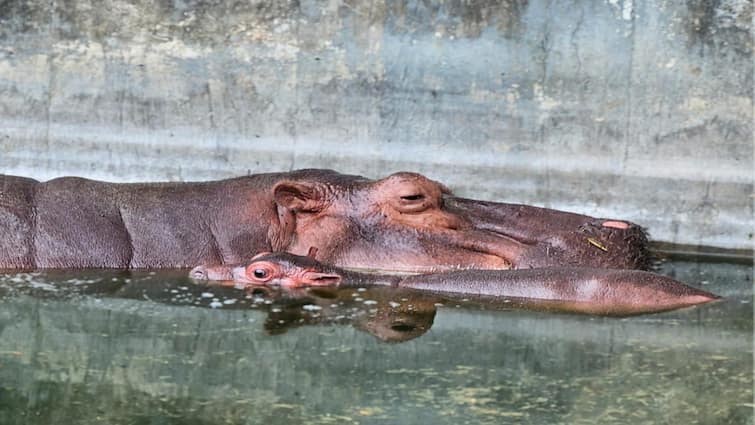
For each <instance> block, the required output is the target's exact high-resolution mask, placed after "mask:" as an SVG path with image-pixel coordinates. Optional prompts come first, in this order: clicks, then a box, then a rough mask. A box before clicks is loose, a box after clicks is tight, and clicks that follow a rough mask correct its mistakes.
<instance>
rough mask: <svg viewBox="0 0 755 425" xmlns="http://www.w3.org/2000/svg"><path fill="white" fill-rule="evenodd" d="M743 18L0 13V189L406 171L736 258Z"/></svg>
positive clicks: (252, 7) (513, 3)
mask: <svg viewBox="0 0 755 425" xmlns="http://www.w3.org/2000/svg"><path fill="white" fill-rule="evenodd" d="M752 46H753V43H752V3H751V2H749V1H746V0H710V1H703V0H690V1H665V0H606V1H599V0H594V1H589V0H574V1H545V0H532V1H527V0H468V1H465V0H450V1H438V2H434V1H412V0H405V1H388V2H381V1H377V0H375V1H368V0H349V1H337V0H331V1H317V0H300V1H299V0H293V1H284V0H281V1H270V2H260V1H254V0H253V1H220V0H215V1H194V0H185V1H181V0H173V1H170V0H161V1H147V0H132V1H126V0H104V1H91V0H89V1H88V0H65V1H56V2H49V1H42V0H28V1H20V0H17V1H13V0H10V1H0V172H4V173H9V174H21V175H27V176H32V177H36V178H40V179H47V178H52V177H55V176H61V175H68V174H75V175H81V176H87V177H92V178H100V179H107V180H111V181H135V180H165V179H169V180H196V179H210V178H219V177H227V176H233V175H238V174H244V173H255V172H262V171H271V170H287V169H294V168H302V167H328V168H335V169H338V170H340V171H344V172H350V173H359V174H364V175H367V176H371V177H378V176H382V175H385V174H387V173H390V172H392V171H396V170H415V171H419V172H423V173H425V174H427V175H429V176H430V177H432V178H435V179H438V180H441V181H443V182H445V183H447V184H448V185H449V186H451V187H452V188H453V189H455V190H456V192H457V193H460V194H464V195H468V196H474V197H478V198H487V199H495V200H507V201H517V202H526V203H532V204H537V205H545V206H550V207H557V208H564V209H570V210H574V211H579V212H584V213H588V214H594V215H601V216H618V217H625V218H629V219H632V220H635V221H637V222H639V223H641V224H643V225H645V226H647V227H648V228H649V229H650V231H651V233H652V236H653V237H654V238H655V239H660V240H665V241H670V242H678V243H685V244H702V245H714V246H720V247H728V248H748V247H751V246H752V241H753V201H754V199H753V196H752V193H753V141H752V132H753V123H752V120H753V58H752Z"/></svg>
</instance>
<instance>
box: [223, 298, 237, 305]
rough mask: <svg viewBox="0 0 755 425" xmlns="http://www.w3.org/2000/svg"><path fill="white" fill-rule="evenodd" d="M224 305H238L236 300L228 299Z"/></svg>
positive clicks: (224, 301)
mask: <svg viewBox="0 0 755 425" xmlns="http://www.w3.org/2000/svg"><path fill="white" fill-rule="evenodd" d="M223 304H226V305H229V304H236V299H235V298H228V299H225V300H223Z"/></svg>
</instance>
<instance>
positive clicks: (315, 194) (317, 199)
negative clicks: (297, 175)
mask: <svg viewBox="0 0 755 425" xmlns="http://www.w3.org/2000/svg"><path fill="white" fill-rule="evenodd" d="M324 193H325V191H324V190H323V188H322V187H320V185H319V184H317V183H312V182H301V181H283V182H280V183H278V184H277V185H275V188H273V197H274V199H275V202H276V203H277V204H278V205H280V206H282V207H283V208H286V209H288V210H290V211H294V212H317V211H321V210H322V209H323V208H324V206H325V196H324V195H323V194H324Z"/></svg>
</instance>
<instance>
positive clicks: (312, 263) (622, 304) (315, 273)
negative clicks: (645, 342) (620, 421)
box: [190, 252, 719, 316]
mask: <svg viewBox="0 0 755 425" xmlns="http://www.w3.org/2000/svg"><path fill="white" fill-rule="evenodd" d="M190 277H192V278H193V279H196V280H211V281H217V282H219V284H220V285H222V286H235V287H238V288H244V289H250V290H253V289H254V288H258V287H260V286H261V285H265V286H269V285H273V286H275V285H277V286H283V287H288V288H300V287H319V286H333V287H354V286H359V287H361V286H375V285H379V286H392V287H398V288H410V289H415V290H421V291H425V292H431V293H434V294H443V295H447V296H450V297H456V298H470V297H474V298H481V299H488V300H492V299H506V300H509V301H511V300H516V301H517V303H518V304H519V305H522V304H525V305H526V306H529V307H531V308H535V309H544V310H550V311H560V312H570V313H582V314H598V315H607V316H628V315H634V314H643V313H655V312H660V311H667V310H673V309H677V308H681V307H688V306H692V305H696V304H702V303H707V302H710V301H714V300H716V299H718V298H719V297H717V296H716V295H713V294H711V293H708V292H705V291H702V290H699V289H695V288H692V287H690V286H687V285H685V284H683V283H681V282H677V281H675V280H674V279H671V278H669V277H666V276H661V275H658V274H654V273H650V272H646V271H640V270H615V269H598V268H589V267H555V268H541V269H526V270H454V271H448V272H440V273H428V274H420V275H412V276H398V275H377V274H367V273H359V272H355V271H349V270H343V269H340V268H338V267H334V266H329V265H325V264H322V263H320V262H318V261H316V260H315V259H313V258H311V257H309V256H306V257H303V256H297V255H292V254H289V253H280V252H279V253H261V254H259V255H257V256H255V257H254V258H253V259H252V260H251V261H250V262H247V263H245V264H239V265H235V266H231V265H226V266H214V267H213V266H198V267H195V268H194V269H193V270H192V271H191V272H190Z"/></svg>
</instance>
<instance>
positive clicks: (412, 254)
mask: <svg viewBox="0 0 755 425" xmlns="http://www.w3.org/2000/svg"><path fill="white" fill-rule="evenodd" d="M0 235H2V237H0V269H2V268H5V269H35V268H164V267H172V268H180V267H190V266H194V265H197V264H208V265H222V264H235V263H239V262H242V261H246V260H248V259H249V258H251V257H252V256H253V255H254V254H256V253H257V252H260V251H287V252H291V253H294V254H300V255H303V254H305V253H306V250H307V249H308V248H309V247H311V246H316V247H318V248H319V250H320V251H319V252H320V257H319V258H320V259H321V260H322V261H325V262H327V263H329V264H334V265H337V266H341V267H351V268H369V269H382V270H393V271H405V272H427V271H438V270H450V269H469V268H479V269H483V268H484V269H509V268H531V267H547V266H556V265H582V266H592V267H611V268H642V267H644V266H645V265H646V264H647V249H646V248H647V247H646V245H647V239H646V237H645V234H644V232H643V230H642V229H641V228H640V227H639V226H637V225H634V224H632V223H628V222H625V221H619V220H611V219H596V218H592V217H588V216H584V215H579V214H572V213H567V212H562V211H555V210H550V209H544V208H536V207H529V206H523V205H513V204H503V203H494V202H483V201H476V200H471V199H463V198H459V197H456V196H453V195H452V194H451V192H450V191H449V190H448V189H447V188H445V187H444V186H443V185H442V184H440V183H437V182H435V181H432V180H430V179H428V178H426V177H424V176H422V175H419V174H415V173H406V172H402V173H396V174H393V175H391V176H388V177H386V178H383V179H379V180H370V179H366V178H364V177H360V176H353V175H345V174H340V173H337V172H334V171H329V170H300V171H294V172H290V173H274V174H259V175H250V176H245V177H239V178H235V179H229V180H220V181H212V182H201V183H149V184H113V183H105V182H98V181H92V180H87V179H82V178H74V177H65V178H59V179H54V180H51V181H48V182H37V181H35V180H32V179H28V178H22V177H14V176H2V175H0Z"/></svg>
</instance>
